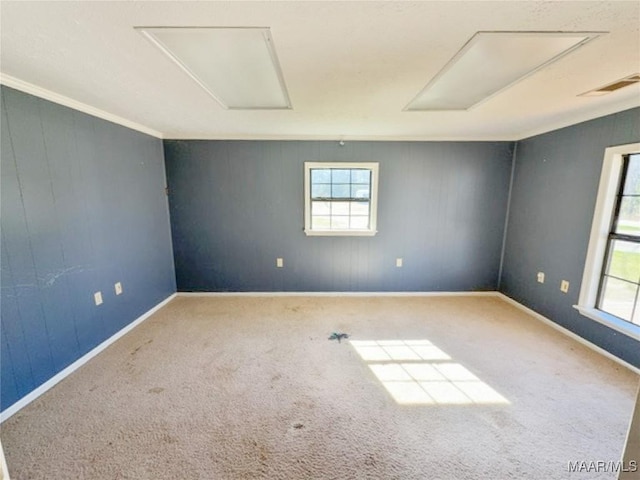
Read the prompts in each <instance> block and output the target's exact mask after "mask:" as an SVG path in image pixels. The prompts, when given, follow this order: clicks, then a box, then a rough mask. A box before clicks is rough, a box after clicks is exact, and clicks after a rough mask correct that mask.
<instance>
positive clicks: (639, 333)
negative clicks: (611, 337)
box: [573, 305, 640, 341]
mask: <svg viewBox="0 0 640 480" xmlns="http://www.w3.org/2000/svg"><path fill="white" fill-rule="evenodd" d="M573 308H575V309H576V310H578V311H579V312H580V314H581V315H584V316H585V317H588V318H590V319H591V320H595V321H596V322H598V323H601V324H602V325H605V326H607V327H609V328H612V329H613V330H616V331H617V332H620V333H622V334H624V335H626V336H628V337H631V338H633V339H635V340H638V341H640V326H638V325H635V324H633V323H630V322H627V321H625V320H622V319H620V318H618V317H616V316H614V315H610V314H608V313H605V312H603V311H601V310H598V309H596V308H592V307H585V306H582V305H574V306H573Z"/></svg>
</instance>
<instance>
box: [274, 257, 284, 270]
mask: <svg viewBox="0 0 640 480" xmlns="http://www.w3.org/2000/svg"><path fill="white" fill-rule="evenodd" d="M276 267H278V268H282V267H284V259H282V258H276Z"/></svg>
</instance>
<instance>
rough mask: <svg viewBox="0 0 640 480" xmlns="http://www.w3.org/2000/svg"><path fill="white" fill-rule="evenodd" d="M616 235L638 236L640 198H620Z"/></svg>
mask: <svg viewBox="0 0 640 480" xmlns="http://www.w3.org/2000/svg"><path fill="white" fill-rule="evenodd" d="M616 233H625V234H627V235H638V236H640V196H637V197H622V203H621V204H620V214H619V216H618V225H617V227H616Z"/></svg>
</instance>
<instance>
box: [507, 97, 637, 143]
mask: <svg viewBox="0 0 640 480" xmlns="http://www.w3.org/2000/svg"><path fill="white" fill-rule="evenodd" d="M583 98H584V100H585V101H589V100H593V99H597V98H599V97H583ZM636 107H640V97H638V98H636V97H631V98H627V99H625V100H622V101H620V102H616V103H608V104H606V105H603V106H601V107H599V108H595V109H593V110H589V111H588V112H580V113H576V114H574V115H567V116H564V117H563V119H562V120H559V121H557V122H548V123H545V124H544V125H543V126H541V127H539V128H536V129H533V130H529V131H528V132H525V133H524V134H522V135H520V136H519V138H517V139H515V140H517V141H520V140H526V139H527V138H531V137H535V136H537V135H542V134H543V133H549V132H553V131H554V130H560V129H562V128H566V127H571V126H573V125H577V124H579V123H583V122H588V121H589V120H595V119H596V118H600V117H605V116H607V115H612V114H614V113H619V112H623V111H625V110H629V109H630V108H636Z"/></svg>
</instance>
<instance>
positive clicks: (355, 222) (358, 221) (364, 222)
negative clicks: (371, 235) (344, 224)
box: [351, 217, 369, 228]
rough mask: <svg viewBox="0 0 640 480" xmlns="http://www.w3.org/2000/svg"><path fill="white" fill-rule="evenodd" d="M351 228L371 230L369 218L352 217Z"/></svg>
mask: <svg viewBox="0 0 640 480" xmlns="http://www.w3.org/2000/svg"><path fill="white" fill-rule="evenodd" d="M351 228H369V217H351Z"/></svg>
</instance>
